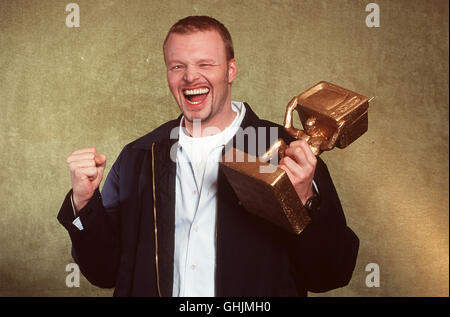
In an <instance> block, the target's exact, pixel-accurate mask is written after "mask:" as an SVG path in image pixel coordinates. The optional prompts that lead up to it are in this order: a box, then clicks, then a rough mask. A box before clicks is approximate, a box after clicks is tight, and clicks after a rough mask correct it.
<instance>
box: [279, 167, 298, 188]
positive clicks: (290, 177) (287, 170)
mask: <svg viewBox="0 0 450 317" xmlns="http://www.w3.org/2000/svg"><path fill="white" fill-rule="evenodd" d="M278 167H279V168H281V169H282V170H283V171H285V172H286V174H287V176H288V178H289V180H290V181H291V183H292V184H294V183H295V181H296V179H295V176H294V174H292V172H291V170H290V169H289V168H288V167H287V166H286V165H279V166H278Z"/></svg>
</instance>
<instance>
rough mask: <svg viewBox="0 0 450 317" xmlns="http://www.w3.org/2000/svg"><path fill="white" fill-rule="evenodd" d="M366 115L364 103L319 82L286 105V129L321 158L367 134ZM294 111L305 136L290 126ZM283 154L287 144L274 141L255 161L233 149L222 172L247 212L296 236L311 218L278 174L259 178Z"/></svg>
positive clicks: (359, 97) (283, 174) (280, 172)
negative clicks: (304, 142) (262, 169)
mask: <svg viewBox="0 0 450 317" xmlns="http://www.w3.org/2000/svg"><path fill="white" fill-rule="evenodd" d="M368 109H369V100H368V99H367V97H365V96H362V95H360V94H357V93H355V92H353V91H350V90H348V89H345V88H342V87H339V86H336V85H334V84H331V83H328V82H325V81H321V82H319V83H317V84H316V85H314V86H313V87H311V88H309V89H308V90H306V91H304V92H303V93H301V94H300V95H298V96H296V97H294V98H293V99H292V100H291V101H290V102H289V103H288V105H287V108H286V114H285V118H284V128H285V129H286V131H287V132H288V133H289V134H290V135H291V136H292V137H294V138H295V139H302V140H305V141H306V142H308V144H309V146H310V148H311V150H312V152H313V153H314V154H315V155H320V153H322V152H323V151H329V150H331V149H333V148H334V147H338V148H340V149H343V148H345V147H347V146H348V145H350V144H351V143H352V142H353V141H355V140H356V139H357V138H359V137H360V136H361V135H363V134H364V133H365V132H366V131H367V129H368ZM294 110H297V112H298V114H299V116H300V120H301V122H302V125H303V128H304V130H299V129H296V128H295V127H294V126H293V112H294ZM285 149H286V144H285V142H284V141H283V140H282V139H278V140H277V141H276V142H275V143H274V144H273V145H272V146H271V147H270V148H269V150H268V151H267V152H266V153H264V154H263V155H262V156H260V157H258V158H257V157H254V156H252V155H251V154H248V153H245V152H243V151H241V150H239V149H237V148H235V147H233V148H231V149H229V151H231V152H228V151H227V153H225V154H224V157H223V158H222V161H221V162H220V168H221V170H222V171H223V173H224V174H225V177H226V178H227V179H228V181H229V183H230V185H231V186H232V187H233V189H234V191H235V193H236V195H237V196H238V198H239V200H240V203H242V205H243V206H244V207H245V209H246V210H247V211H249V212H251V213H254V214H256V215H258V216H260V217H263V218H265V219H266V220H268V221H270V222H272V223H274V224H276V225H278V226H281V227H282V228H285V229H287V230H289V231H291V232H293V233H295V234H300V233H301V232H302V231H303V229H304V228H305V227H306V226H307V224H308V223H309V222H310V221H311V218H310V216H309V214H308V212H307V210H306V209H305V207H304V206H303V204H302V203H301V201H300V198H299V197H298V196H297V193H296V191H295V189H294V187H293V186H292V184H291V182H290V180H289V178H288V176H287V174H286V172H285V171H284V170H282V169H280V168H276V169H275V168H274V169H272V170H275V171H274V172H271V173H264V172H261V168H262V167H263V168H264V167H268V165H269V164H270V163H268V161H269V160H271V159H272V158H274V157H275V156H276V155H278V158H279V159H281V158H282V157H283V156H284V150H285ZM237 157H239V158H241V159H236V158H237ZM230 158H231V159H230ZM272 167H273V165H272Z"/></svg>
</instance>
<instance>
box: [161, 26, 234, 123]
mask: <svg viewBox="0 0 450 317" xmlns="http://www.w3.org/2000/svg"><path fill="white" fill-rule="evenodd" d="M164 58H165V62H166V67H167V80H168V82H169V88H170V91H171V92H172V95H173V96H174V98H175V100H176V102H177V103H178V106H179V107H180V110H181V111H182V112H183V114H184V116H185V118H186V120H188V121H189V122H192V121H193V120H195V119H200V120H202V124H203V123H209V124H217V123H218V122H220V121H219V120H221V119H224V120H225V119H226V118H224V116H225V115H226V113H228V111H229V109H227V108H226V107H228V105H229V104H230V103H231V83H232V82H233V80H234V78H235V77H236V62H235V60H234V59H232V60H230V61H227V58H226V51H225V44H224V42H223V40H222V38H221V36H220V35H219V33H218V32H216V31H215V30H212V31H198V32H194V33H189V34H176V33H172V34H171V35H170V36H169V38H168V40H167V42H166V46H165V49H164Z"/></svg>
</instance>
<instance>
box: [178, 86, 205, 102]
mask: <svg viewBox="0 0 450 317" xmlns="http://www.w3.org/2000/svg"><path fill="white" fill-rule="evenodd" d="M183 94H184V99H186V101H187V102H188V103H189V104H191V105H199V104H201V103H202V102H203V101H205V99H206V97H207V96H208V94H209V88H207V87H202V88H196V89H186V90H184V91H183Z"/></svg>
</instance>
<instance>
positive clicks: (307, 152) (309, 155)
mask: <svg viewBox="0 0 450 317" xmlns="http://www.w3.org/2000/svg"><path fill="white" fill-rule="evenodd" d="M289 148H290V149H291V150H289V151H288V153H289V154H290V156H291V157H293V158H294V159H295V160H296V161H297V162H298V163H299V164H300V165H302V166H305V167H306V166H307V167H315V165H316V161H317V159H316V157H315V155H314V153H313V152H312V150H311V148H310V147H309V144H308V143H307V142H306V141H303V140H298V141H294V142H291V144H289Z"/></svg>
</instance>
